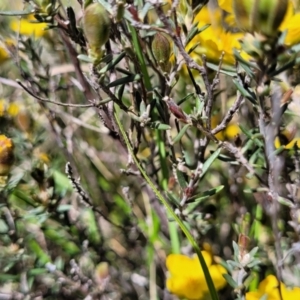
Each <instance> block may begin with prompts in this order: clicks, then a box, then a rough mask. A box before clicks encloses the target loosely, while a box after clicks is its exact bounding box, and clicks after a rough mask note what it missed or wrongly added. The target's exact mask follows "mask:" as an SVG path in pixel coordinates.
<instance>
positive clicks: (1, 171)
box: [0, 134, 14, 176]
mask: <svg viewBox="0 0 300 300" xmlns="http://www.w3.org/2000/svg"><path fill="white" fill-rule="evenodd" d="M13 162H14V145H13V142H12V140H11V139H9V138H8V137H6V136H5V135H3V134H2V135H0V176H7V175H8V173H9V171H10V168H11V166H12V164H13Z"/></svg>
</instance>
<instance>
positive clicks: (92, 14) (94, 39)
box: [83, 3, 111, 58]
mask: <svg viewBox="0 0 300 300" xmlns="http://www.w3.org/2000/svg"><path fill="white" fill-rule="evenodd" d="M110 27H111V24H110V18H109V16H108V12H107V11H106V10H105V8H104V7H103V6H102V5H101V4H100V3H92V4H90V5H88V6H87V7H86V9H85V10H84V15H83V31H84V33H85V37H86V39H87V41H88V43H89V47H90V50H91V55H92V56H95V57H96V58H99V56H102V51H101V48H102V46H103V45H104V44H105V43H106V42H107V41H108V39H109V33H110Z"/></svg>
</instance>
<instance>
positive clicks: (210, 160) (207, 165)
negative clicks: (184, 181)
mask: <svg viewBox="0 0 300 300" xmlns="http://www.w3.org/2000/svg"><path fill="white" fill-rule="evenodd" d="M221 150H222V149H221V148H219V149H217V150H216V151H215V152H214V153H213V154H212V155H211V156H210V157H209V158H208V159H207V160H206V161H205V162H204V164H203V167H202V173H201V177H200V178H202V177H203V176H204V175H205V174H206V172H207V171H208V169H209V168H210V166H211V164H212V163H213V162H214V161H215V159H216V158H217V157H218V156H219V154H220V153H221Z"/></svg>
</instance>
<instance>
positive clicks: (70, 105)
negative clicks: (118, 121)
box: [16, 79, 95, 108]
mask: <svg viewBox="0 0 300 300" xmlns="http://www.w3.org/2000/svg"><path fill="white" fill-rule="evenodd" d="M16 82H17V83H18V84H19V85H20V86H21V87H22V88H23V89H24V90H25V91H26V92H27V93H28V94H29V95H31V96H32V97H33V98H35V99H37V100H39V101H43V102H47V103H53V104H56V105H59V106H64V107H77V108H87V107H93V106H95V105H94V104H72V103H62V102H57V101H53V100H50V99H47V98H42V97H40V96H38V95H35V94H34V93H33V92H32V91H30V90H29V89H28V88H27V87H26V86H25V85H24V84H23V83H22V82H21V81H20V80H19V79H17V80H16Z"/></svg>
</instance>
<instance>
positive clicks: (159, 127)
mask: <svg viewBox="0 0 300 300" xmlns="http://www.w3.org/2000/svg"><path fill="white" fill-rule="evenodd" d="M149 126H150V128H152V129H157V130H169V129H171V128H172V127H171V126H170V125H168V124H163V123H160V122H159V121H155V122H151V123H149Z"/></svg>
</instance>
